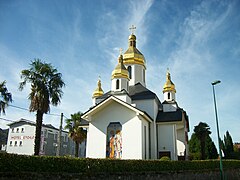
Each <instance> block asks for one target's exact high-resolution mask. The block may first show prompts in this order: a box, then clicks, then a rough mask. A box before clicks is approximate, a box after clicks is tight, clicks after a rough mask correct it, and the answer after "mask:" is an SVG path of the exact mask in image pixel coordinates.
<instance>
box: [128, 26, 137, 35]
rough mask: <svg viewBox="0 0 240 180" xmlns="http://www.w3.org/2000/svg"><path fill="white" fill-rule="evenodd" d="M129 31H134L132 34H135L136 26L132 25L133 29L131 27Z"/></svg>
mask: <svg viewBox="0 0 240 180" xmlns="http://www.w3.org/2000/svg"><path fill="white" fill-rule="evenodd" d="M129 30H130V31H132V34H134V31H135V30H136V26H134V25H132V27H130V28H129Z"/></svg>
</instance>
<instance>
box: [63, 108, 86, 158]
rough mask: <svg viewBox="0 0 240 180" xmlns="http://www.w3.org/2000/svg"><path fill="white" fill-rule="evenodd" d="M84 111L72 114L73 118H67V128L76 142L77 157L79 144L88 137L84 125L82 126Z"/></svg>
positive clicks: (76, 155)
mask: <svg viewBox="0 0 240 180" xmlns="http://www.w3.org/2000/svg"><path fill="white" fill-rule="evenodd" d="M81 116H82V113H81V112H78V113H75V114H71V119H66V120H65V121H66V126H65V129H68V131H69V132H68V135H69V137H70V138H71V139H72V140H73V141H74V142H75V157H78V151H79V144H81V143H82V142H83V141H84V140H85V139H86V138H87V133H86V130H84V129H83V128H82V127H80V124H81V121H82V118H81Z"/></svg>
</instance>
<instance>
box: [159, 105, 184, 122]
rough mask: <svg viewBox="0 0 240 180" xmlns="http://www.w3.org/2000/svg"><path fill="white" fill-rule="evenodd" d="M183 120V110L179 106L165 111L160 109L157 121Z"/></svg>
mask: <svg viewBox="0 0 240 180" xmlns="http://www.w3.org/2000/svg"><path fill="white" fill-rule="evenodd" d="M182 120H183V110H182V109H180V108H178V109H177V110H176V111H171V112H163V111H162V110H160V111H158V115H157V119H156V122H174V121H182Z"/></svg>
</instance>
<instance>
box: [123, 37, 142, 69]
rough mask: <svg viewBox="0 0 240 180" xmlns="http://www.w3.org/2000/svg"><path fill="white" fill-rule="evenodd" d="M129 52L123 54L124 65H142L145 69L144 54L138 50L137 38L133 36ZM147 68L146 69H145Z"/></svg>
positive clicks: (130, 40) (130, 39)
mask: <svg viewBox="0 0 240 180" xmlns="http://www.w3.org/2000/svg"><path fill="white" fill-rule="evenodd" d="M128 42H129V47H128V50H127V51H126V52H125V53H124V54H123V63H124V64H140V65H143V66H144V67H145V58H144V56H143V54H142V53H141V52H140V51H139V50H138V49H137V48H136V36H135V35H134V34H131V35H130V36H129V39H128ZM145 68H146V67H145Z"/></svg>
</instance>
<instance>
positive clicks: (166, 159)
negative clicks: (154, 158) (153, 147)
mask: <svg viewBox="0 0 240 180" xmlns="http://www.w3.org/2000/svg"><path fill="white" fill-rule="evenodd" d="M170 160H171V159H170V158H169V157H168V156H163V157H161V159H160V161H170Z"/></svg>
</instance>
